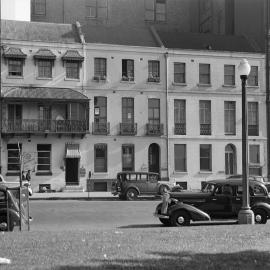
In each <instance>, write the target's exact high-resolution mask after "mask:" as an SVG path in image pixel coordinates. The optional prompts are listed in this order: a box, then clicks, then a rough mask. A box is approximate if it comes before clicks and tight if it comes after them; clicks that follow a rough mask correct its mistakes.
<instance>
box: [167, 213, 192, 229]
mask: <svg viewBox="0 0 270 270" xmlns="http://www.w3.org/2000/svg"><path fill="white" fill-rule="evenodd" d="M171 225H172V226H176V227H182V226H188V225H190V216H189V214H188V213H187V212H186V211H183V210H180V211H175V212H174V213H173V214H172V217H171Z"/></svg>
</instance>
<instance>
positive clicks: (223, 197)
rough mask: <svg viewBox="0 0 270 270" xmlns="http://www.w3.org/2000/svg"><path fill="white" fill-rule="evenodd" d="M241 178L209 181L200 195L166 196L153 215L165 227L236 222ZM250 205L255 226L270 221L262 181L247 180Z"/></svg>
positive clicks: (176, 194)
mask: <svg viewBox="0 0 270 270" xmlns="http://www.w3.org/2000/svg"><path fill="white" fill-rule="evenodd" d="M242 191H243V187H242V179H225V180H211V181H208V182H206V185H205V186H204V188H203V189H202V190H201V191H200V192H192V191H191V192H171V193H168V194H165V196H164V197H163V202H162V203H160V204H159V205H157V207H156V211H155V213H154V215H155V216H156V217H158V218H159V219H160V221H161V222H162V223H163V224H165V225H172V226H183V225H189V224H190V221H207V220H211V219H231V218H234V219H237V217H238V212H239V210H240V209H241V206H242ZM249 195H250V206H251V209H252V210H253V212H254V217H255V223H261V224H265V223H266V222H267V220H268V219H269V218H270V195H269V193H268V191H267V188H266V186H265V185H264V183H263V182H262V181H258V180H250V181H249Z"/></svg>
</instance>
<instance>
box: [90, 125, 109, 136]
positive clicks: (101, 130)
mask: <svg viewBox="0 0 270 270" xmlns="http://www.w3.org/2000/svg"><path fill="white" fill-rule="evenodd" d="M92 133H93V134H94V135H108V134H110V123H92Z"/></svg>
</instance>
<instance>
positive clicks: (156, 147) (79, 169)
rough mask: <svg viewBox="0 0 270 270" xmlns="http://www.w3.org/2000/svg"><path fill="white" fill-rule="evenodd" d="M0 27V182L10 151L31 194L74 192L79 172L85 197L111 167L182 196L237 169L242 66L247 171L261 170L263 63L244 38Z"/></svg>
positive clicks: (110, 175) (10, 173) (13, 168)
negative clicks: (45, 189) (242, 67)
mask: <svg viewBox="0 0 270 270" xmlns="http://www.w3.org/2000/svg"><path fill="white" fill-rule="evenodd" d="M2 29H3V30H2V32H3V33H2V37H3V38H2V42H3V45H4V46H3V50H2V53H1V54H2V65H1V67H2V74H1V77H2V82H3V83H2V97H3V114H2V137H3V143H2V145H3V149H2V153H1V154H2V155H1V157H2V164H3V168H2V172H3V173H4V174H6V175H7V177H8V179H10V180H12V179H14V178H16V177H17V175H18V170H19V166H18V165H19V164H18V154H19V151H18V149H21V150H22V153H23V157H24V162H23V164H24V167H25V168H26V167H31V169H33V171H34V173H33V186H34V189H37V188H38V185H39V184H41V183H50V184H51V185H52V187H53V188H54V189H63V188H70V187H71V186H72V188H74V186H75V187H76V188H77V189H80V188H83V189H85V188H86V179H87V178H88V176H89V172H91V187H90V188H91V189H92V190H110V185H111V180H112V179H114V178H115V176H116V173H117V172H118V171H122V170H136V171H154V172H158V173H160V175H161V178H163V179H167V180H169V181H173V182H177V183H180V184H181V185H183V186H184V187H185V188H192V187H199V186H200V185H201V181H204V180H206V179H209V178H216V177H226V176H227V175H231V174H236V173H241V85H240V78H239V74H238V72H237V66H238V65H239V63H240V61H241V59H242V58H247V59H248V60H249V62H250V64H251V66H252V72H251V75H250V77H249V80H248V102H249V103H248V107H249V135H250V146H249V148H250V172H251V173H252V174H264V173H265V171H266V168H265V159H266V150H265V149H266V130H265V126H266V122H265V121H266V119H265V110H266V109H265V86H264V83H265V82H264V55H263V54H261V53H259V52H256V50H255V49H254V48H253V47H252V46H251V45H250V43H249V42H248V41H247V40H245V39H244V38H241V37H221V36H213V35H206V34H184V33H173V32H162V31H157V30H156V29H155V28H153V27H152V28H148V27H146V28H142V27H140V28H129V27H126V28H125V31H119V29H117V27H116V28H114V31H112V29H111V28H106V27H103V28H102V27H98V28H96V27H94V26H93V27H89V26H88V27H87V31H86V30H85V31H84V28H81V27H80V25H79V24H76V25H67V24H66V25H65V24H52V23H34V22H31V23H29V22H16V21H2ZM11 29H12V31H11ZM48 29H49V31H48ZM121 29H123V27H121ZM48 32H50V35H48V34H47V33H48ZM205 44H206V45H205ZM220 44H222V47H221V46H220Z"/></svg>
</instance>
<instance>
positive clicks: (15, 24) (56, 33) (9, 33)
mask: <svg viewBox="0 0 270 270" xmlns="http://www.w3.org/2000/svg"><path fill="white" fill-rule="evenodd" d="M1 38H2V40H19V41H43V42H59V43H80V38H79V35H78V32H77V28H76V26H75V25H72V24H56V23H46V22H25V21H13V20H1Z"/></svg>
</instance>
